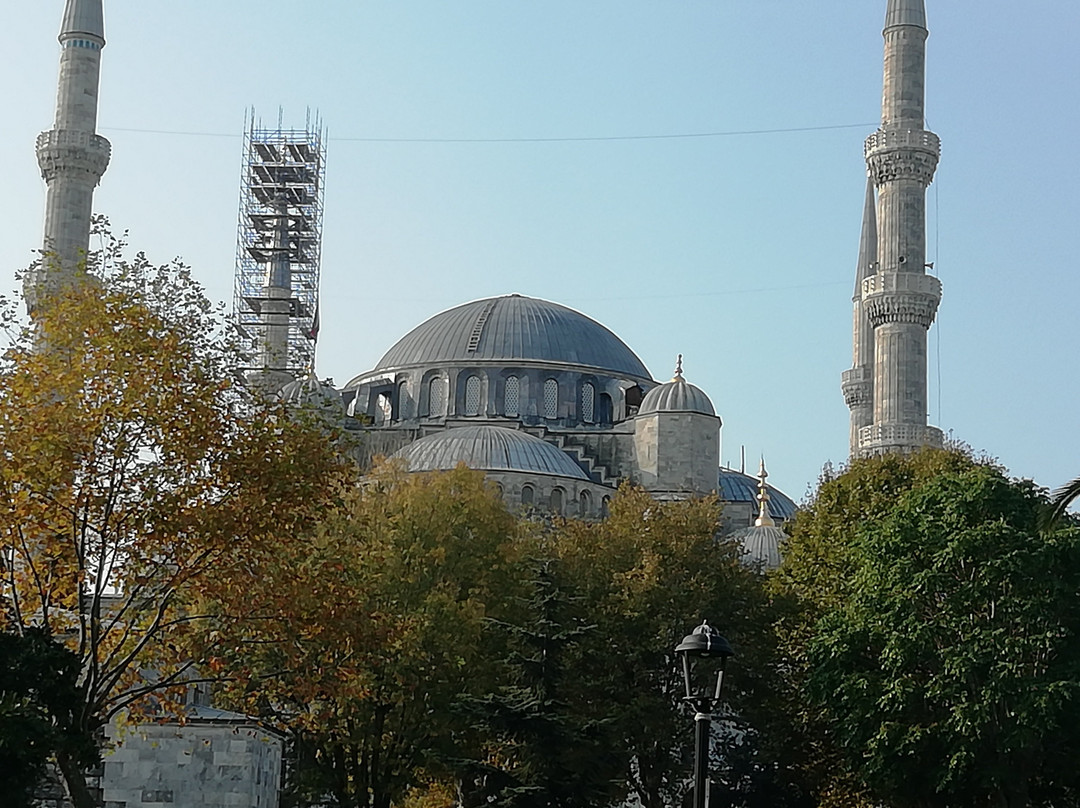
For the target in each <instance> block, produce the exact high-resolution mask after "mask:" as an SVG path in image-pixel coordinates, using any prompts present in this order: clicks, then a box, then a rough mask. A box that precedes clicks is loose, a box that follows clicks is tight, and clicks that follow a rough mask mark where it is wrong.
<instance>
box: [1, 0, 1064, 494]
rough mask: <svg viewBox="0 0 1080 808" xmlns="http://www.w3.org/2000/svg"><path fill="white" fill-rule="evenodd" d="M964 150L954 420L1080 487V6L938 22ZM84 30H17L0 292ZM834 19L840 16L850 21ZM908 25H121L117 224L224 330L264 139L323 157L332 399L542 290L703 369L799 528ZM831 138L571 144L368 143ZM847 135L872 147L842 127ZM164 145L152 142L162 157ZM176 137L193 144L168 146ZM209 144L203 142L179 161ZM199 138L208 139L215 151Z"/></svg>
mask: <svg viewBox="0 0 1080 808" xmlns="http://www.w3.org/2000/svg"><path fill="white" fill-rule="evenodd" d="M927 6H928V14H929V18H930V28H931V37H930V41H929V66H928V70H929V75H928V82H927V84H928V102H927V110H928V123H929V126H930V128H931V129H933V130H934V131H935V132H937V133H938V134H939V135H940V136H941V138H942V141H943V155H942V161H941V165H940V169H939V171H938V175H937V180H936V182H935V184H934V185H933V186H932V187H931V189H930V192H929V197H928V200H929V211H930V214H929V221H928V232H929V250H928V254H929V257H930V260H934V261H935V263H936V266H937V270H938V273H939V275H940V277H941V279H942V281H943V283H944V287H945V292H944V300H943V303H942V306H941V310H940V315H939V319H938V324H937V325H936V326H935V327H934V329H933V330H932V331H931V340H930V355H931V372H930V389H931V395H930V400H931V423H934V424H937V425H939V426H941V427H942V428H943V429H945V430H946V431H951V432H953V433H954V434H955V436H956V437H958V438H960V439H962V440H965V441H967V442H969V443H970V444H972V445H973V446H974V447H975V448H976V449H980V450H985V451H987V452H988V453H990V454H991V455H994V456H996V457H998V458H1000V460H1001V461H1002V462H1003V463H1004V464H1005V465H1007V466H1008V467H1009V468H1010V469H1011V470H1012V472H1013V473H1015V474H1017V475H1022V476H1028V477H1033V478H1034V479H1036V480H1037V481H1038V482H1039V483H1041V484H1043V485H1047V486H1057V485H1060V484H1061V483H1062V482H1064V481H1065V480H1066V479H1069V478H1071V477H1073V476H1075V475H1076V474H1078V473H1080V403H1078V399H1080V370H1078V369H1080V325H1078V323H1080V317H1078V314H1077V304H1078V301H1080V273H1078V271H1077V270H1078V259H1077V247H1076V242H1077V239H1076V232H1077V230H1078V228H1080V202H1078V201H1077V200H1078V194H1077V188H1078V187H1080V158H1078V151H1077V142H1078V137H1080V97H1078V96H1080V49H1078V48H1077V45H1076V32H1077V30H1080V4H1077V3H1071V2H1064V0H1028V2H1025V3H1023V4H1018V3H1016V2H1005V0H927ZM62 7H63V3H62V1H61V0H23V2H19V3H15V2H10V3H8V5H7V11H6V12H5V14H4V23H5V24H4V26H3V27H2V30H0V37H2V50H3V53H4V54H5V56H4V68H3V71H2V72H0V105H2V108H3V110H4V111H5V121H4V126H3V127H2V128H0V150H2V151H0V153H2V154H3V155H4V158H5V160H6V163H7V170H6V171H5V181H4V184H3V191H4V193H3V195H2V198H0V208H2V209H0V221H2V222H3V239H2V240H0V268H2V272H3V276H4V277H6V278H8V279H9V280H8V281H7V282H5V283H6V286H7V287H8V288H10V287H11V286H12V285H13V280H11V279H12V277H13V275H14V272H15V270H16V268H18V267H21V266H24V265H25V264H27V263H28V261H29V259H30V257H31V251H32V250H33V249H34V248H35V247H36V246H38V244H39V242H40V237H41V235H40V234H41V221H42V210H43V204H44V186H43V184H42V182H41V179H40V177H39V175H38V171H37V167H36V163H35V160H34V153H33V143H34V137H35V136H36V134H37V133H38V132H39V131H42V130H44V129H48V128H50V126H51V121H52V114H53V103H54V96H55V82H56V70H57V59H58V45H57V43H56V34H57V30H58V26H59V19H60V14H61V10H62ZM822 9H828V10H827V11H823V10H822ZM884 9H885V0H858V2H855V0H840V1H839V2H832V3H807V2H799V1H798V0H739V1H738V2H735V1H731V2H729V1H728V0H680V1H679V2H670V1H665V0H651V1H650V2H645V1H644V0H607V1H604V0H545V2H526V1H525V0H456V2H447V0H424V1H423V2H421V1H420V0H379V1H378V2H357V1H356V0H349V1H348V2H346V1H345V0H317V2H308V3H297V2H285V1H284V0H228V2H221V0H214V2H210V1H209V0H184V2H179V3H177V2H173V3H164V2H146V0H142V1H141V2H135V0H106V36H107V38H108V45H107V47H106V48H105V51H104V68H103V78H102V90H101V110H100V121H99V125H100V131H101V133H102V134H103V135H105V136H106V137H108V138H109V139H110V140H111V141H112V143H113V161H112V165H111V166H110V168H109V170H108V172H107V173H106V175H105V178H104V180H103V182H102V185H101V187H100V189H99V190H98V194H97V197H96V208H97V210H98V211H100V212H103V213H105V214H107V215H108V216H109V217H110V218H111V219H112V221H113V223H114V225H115V226H116V227H117V228H119V229H127V230H130V233H131V242H132V244H133V245H134V246H135V247H137V248H138V249H142V250H145V251H146V252H147V253H148V254H149V255H150V256H151V258H152V259H154V260H158V261H165V260H168V259H169V258H171V257H173V256H176V255H179V256H183V258H184V259H185V260H186V261H187V262H188V263H190V264H191V265H192V266H193V267H194V270H195V274H196V276H197V277H198V278H199V279H200V280H201V281H202V282H203V283H204V284H205V285H206V287H207V289H208V291H209V293H210V295H211V296H212V297H213V298H215V299H220V300H231V289H232V273H233V263H234V254H235V238H236V236H235V234H236V218H237V197H238V182H239V175H240V157H241V154H240V152H241V140H240V135H241V132H242V129H243V121H244V110H245V108H246V107H248V106H250V105H255V106H256V107H257V108H258V109H259V111H260V113H261V114H262V116H263V118H264V120H265V121H268V122H272V121H275V120H276V118H277V115H278V108H279V106H280V107H283V108H284V121H285V123H286V125H302V124H303V122H304V117H305V110H306V109H307V108H308V107H311V108H312V109H317V110H318V111H319V113H320V114H321V115H322V117H323V119H324V121H325V122H326V124H327V126H328V130H329V137H330V141H329V159H328V178H327V191H326V218H325V228H324V245H323V256H324V261H323V287H322V296H323V310H322V313H323V316H322V333H321V337H320V346H319V367H318V370H319V373H320V375H324V376H326V375H329V376H333V377H334V379H335V380H336V381H337V382H338V383H339V384H340V383H342V382H344V381H346V380H347V379H348V378H350V377H351V376H353V375H355V374H356V373H359V372H361V371H363V370H367V369H369V368H370V367H372V366H373V365H374V364H375V362H376V361H377V360H378V359H379V357H380V356H381V355H382V353H383V352H384V351H385V350H386V349H387V348H388V347H389V346H390V345H391V344H392V343H393V342H394V341H396V340H397V339H398V337H400V336H401V335H403V334H404V333H405V332H407V331H408V330H409V329H410V328H412V327H413V326H414V325H416V324H418V323H419V322H421V321H422V320H424V319H426V318H427V317H429V316H430V315H432V314H434V313H435V312H437V311H440V310H442V309H445V308H448V307H450V306H453V305H455V304H457V303H460V302H463V301H466V300H470V299H474V298H477V297H482V296H487V295H494V294H502V293H509V292H520V293H523V294H529V295H535V296H538V297H543V298H547V299H550V300H555V301H558V302H561V303H564V304H566V305H569V306H572V307H575V308H578V309H580V310H581V311H584V312H585V313H587V314H589V315H590V316H592V317H594V318H595V319H597V320H599V321H600V322H602V323H604V324H605V325H607V326H608V327H609V328H611V329H612V330H614V331H615V332H616V333H617V334H619V335H620V336H621V337H622V338H623V339H624V340H625V341H626V342H627V343H628V344H629V345H630V346H631V347H632V348H633V349H634V350H635V351H636V352H637V353H638V355H639V356H640V357H641V358H642V360H643V361H644V362H645V364H646V365H647V366H648V367H649V369H650V371H651V372H652V373H653V375H654V376H655V377H656V378H658V379H666V378H668V377H669V376H670V374H671V371H672V367H673V364H674V360H675V355H676V354H677V353H683V354H685V356H686V374H687V378H688V379H689V380H690V381H693V382H695V383H696V384H698V385H699V386H701V387H702V388H704V389H705V390H706V391H707V392H708V393H709V395H710V396H711V397H712V399H713V401H714V403H715V405H716V409H717V411H718V412H719V413H720V415H721V416H722V417H723V419H724V424H725V425H724V431H723V436H724V438H723V440H724V443H723V458H724V460H725V461H730V462H732V463H733V464H737V463H738V457H739V447H740V445H745V446H746V450H747V454H748V456H749V457H751V458H756V456H757V455H758V454H759V453H764V454H765V457H766V459H767V461H768V463H769V467H770V472H771V474H772V478H771V479H772V481H773V482H775V483H776V484H777V485H779V486H780V487H781V488H783V489H784V490H786V491H787V492H788V493H790V494H791V495H792V496H794V497H795V498H796V499H799V498H801V497H802V496H803V494H804V493H805V491H806V488H807V485H808V483H811V482H812V481H814V480H815V479H816V477H817V474H818V471H819V469H820V468H821V465H822V464H823V463H824V462H825V461H828V460H832V461H834V462H840V461H843V460H844V459H845V457H846V454H847V420H848V413H847V409H846V407H845V406H844V403H843V400H842V398H841V395H840V389H839V379H840V372H841V371H842V370H843V369H845V368H846V367H848V366H849V364H850V361H851V356H850V351H851V348H850V327H851V311H850V309H851V293H852V286H853V276H854V270H855V264H856V255H857V241H858V236H859V226H860V215H861V208H862V200H863V191H864V182H865V170H864V164H863V160H862V141H863V139H864V137H865V136H866V135H867V134H869V133H870V132H871V131H872V130H873V129H874V127H875V125H876V122H877V121H878V119H879V117H880V93H881V70H882V65H881V50H882V40H881V35H880V32H881V27H882V21H883V16H884ZM813 127H837V128H831V129H821V130H818V131H791V132H785V133H769V134H729V135H724V136H717V137H700V138H672V139H651V140H607V141H596V142H560V143H415V142H411V143H410V142H363V141H362V140H357V139H363V138H391V139H393V138H400V139H410V138H545V137H601V136H627V135H667V134H690V133H704V132H749V131H760V130H778V129H808V128H813ZM839 127H846V128H839ZM151 130H153V131H151ZM160 132H167V133H169V134H161V133H160ZM185 133H187V134H185ZM190 133H205V134H190Z"/></svg>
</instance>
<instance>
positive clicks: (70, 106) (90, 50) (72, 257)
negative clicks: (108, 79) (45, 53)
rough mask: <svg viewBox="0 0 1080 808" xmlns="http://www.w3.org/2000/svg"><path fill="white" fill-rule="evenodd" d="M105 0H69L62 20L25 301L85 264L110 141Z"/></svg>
mask: <svg viewBox="0 0 1080 808" xmlns="http://www.w3.org/2000/svg"><path fill="white" fill-rule="evenodd" d="M102 1H103V0H67V4H66V5H65V7H64V17H63V20H62V22H61V25H60V37H59V39H60V75H59V80H58V82H57V94H56V118H55V122H54V124H53V128H52V129H50V130H49V131H48V132H42V133H41V134H40V135H38V139H37V159H38V166H39V167H40V168H41V177H42V179H44V180H45V182H46V184H47V186H48V191H47V194H46V200H45V234H44V239H43V245H42V253H43V255H42V262H41V264H40V266H38V267H37V268H35V270H34V271H33V272H30V273H28V274H27V276H26V280H25V284H24V285H25V294H26V303H27V307H28V308H29V309H30V310H31V311H32V310H33V308H34V306H35V304H36V301H37V299H38V298H39V297H40V295H41V294H42V293H43V292H45V291H47V290H49V289H53V288H56V287H57V286H58V285H61V284H62V283H64V282H66V281H68V280H72V279H74V278H77V277H78V276H79V275H80V274H82V273H84V272H85V271H86V267H85V257H86V251H87V249H88V248H89V245H90V214H91V208H92V205H93V197H94V188H95V187H97V185H98V183H99V182H100V181H101V177H102V175H103V174H104V173H105V169H106V167H107V166H108V164H109V153H110V146H109V141H107V140H106V139H105V138H103V137H101V136H100V135H98V134H97V131H96V130H97V99H98V80H99V76H100V73H101V49H102V48H104V47H105V24H104V13H103V9H102Z"/></svg>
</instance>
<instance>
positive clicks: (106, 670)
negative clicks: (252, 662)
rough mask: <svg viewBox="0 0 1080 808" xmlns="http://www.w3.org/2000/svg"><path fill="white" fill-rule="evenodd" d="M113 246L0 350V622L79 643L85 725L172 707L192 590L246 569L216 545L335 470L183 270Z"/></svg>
mask: <svg viewBox="0 0 1080 808" xmlns="http://www.w3.org/2000/svg"><path fill="white" fill-rule="evenodd" d="M123 253H124V245H123V243H122V242H119V241H117V240H115V239H111V238H110V239H109V240H108V242H107V246H106V247H105V249H104V251H103V253H102V254H101V255H99V256H96V257H95V259H94V263H95V265H96V266H100V273H99V275H98V276H97V277H95V278H93V279H91V278H90V277H89V276H85V275H84V276H83V279H84V280H83V282H80V283H69V284H65V285H63V286H61V287H59V288H56V289H55V290H53V291H52V292H51V293H50V294H48V295H45V296H43V297H42V299H40V300H38V301H37V305H36V306H35V310H34V322H33V324H32V325H28V326H25V327H22V328H21V329H20V330H18V331H17V332H16V333H13V334H12V339H13V342H12V344H11V346H10V347H9V349H8V350H7V351H6V353H5V354H4V356H3V359H2V361H0V546H2V547H0V549H2V551H3V552H2V555H0V558H2V559H3V564H4V566H3V570H2V573H3V578H4V584H5V586H4V588H3V610H2V611H3V615H2V618H0V619H2V620H3V621H4V623H5V628H6V629H7V630H9V631H16V632H19V631H25V630H26V629H28V628H29V627H31V626H41V627H43V628H44V630H45V631H46V632H47V633H49V634H51V635H52V636H54V637H57V638H59V639H61V640H62V641H63V642H64V643H65V644H66V645H67V646H68V647H69V648H71V649H72V650H73V651H74V652H75V654H76V655H77V657H78V660H79V693H80V695H81V699H82V701H81V704H80V706H79V710H78V713H77V716H76V723H77V727H78V728H79V730H80V731H87V732H94V731H95V730H97V729H98V728H99V727H101V726H102V725H103V724H105V723H106V722H108V721H109V720H110V719H111V718H113V717H114V716H117V715H118V714H120V713H121V712H130V711H136V712H138V711H146V710H151V711H158V710H162V709H168V708H172V709H178V708H179V704H178V703H177V696H179V695H180V693H182V692H183V689H184V686H185V684H186V683H188V682H189V681H190V680H191V679H193V678H194V677H196V676H198V675H201V674H199V673H197V671H199V670H201V669H200V667H199V663H200V661H201V660H200V658H198V657H193V656H191V655H190V653H189V649H188V648H187V640H188V638H189V636H190V633H191V628H192V626H193V625H194V624H195V623H197V622H198V620H199V619H200V618H201V617H202V615H200V614H198V613H197V612H193V611H192V609H191V603H193V602H194V600H193V599H194V597H195V593H196V592H197V591H198V590H200V588H202V587H203V586H204V585H205V586H209V585H211V584H213V583H214V582H218V581H224V580H229V579H231V578H233V576H236V577H238V578H241V579H243V578H244V577H245V576H246V575H247V572H246V571H245V569H244V568H243V567H241V566H238V565H233V566H231V567H230V566H229V564H228V562H229V561H230V559H233V558H235V557H237V555H238V552H239V551H240V550H242V549H243V548H245V547H251V546H264V545H273V544H275V543H280V542H281V541H283V540H285V539H287V538H288V537H289V536H290V535H292V534H293V533H295V532H296V531H297V530H299V529H301V528H302V527H303V526H304V525H306V524H307V522H308V521H309V520H310V518H311V516H312V514H313V513H314V512H315V511H316V510H317V509H318V507H319V505H320V503H321V502H323V501H324V500H325V499H326V498H327V497H328V496H329V494H330V493H331V492H332V491H333V490H334V483H335V481H336V480H337V479H338V478H339V477H340V476H341V475H342V474H343V473H344V471H343V466H342V465H341V463H340V461H339V460H338V459H337V456H336V455H335V454H334V452H333V450H332V448H331V446H330V444H329V443H328V441H327V440H326V437H325V435H323V434H322V433H320V432H319V431H317V430H314V429H311V428H308V427H307V426H305V425H304V424H302V423H300V422H298V421H295V420H288V419H283V418H281V417H280V413H279V412H277V411H275V410H274V409H273V408H272V407H268V406H262V405H260V403H259V402H257V401H254V400H252V399H251V398H250V397H249V396H248V395H247V393H246V391H245V390H244V388H243V386H242V385H241V384H239V383H238V381H237V380H236V379H235V378H234V376H233V368H235V367H237V366H238V365H240V364H241V362H240V359H239V354H238V353H237V348H236V343H235V340H234V339H233V338H232V336H231V335H230V332H229V331H228V330H227V329H226V327H225V325H224V323H223V318H222V317H221V316H220V314H219V313H218V312H217V311H216V310H215V309H214V308H213V307H212V306H211V305H210V304H209V303H208V302H207V301H206V299H205V297H204V296H203V294H202V291H201V289H200V288H199V287H198V285H197V284H195V283H194V282H193V281H192V280H191V278H190V275H189V273H188V270H187V268H186V267H184V266H183V265H182V264H180V263H179V262H175V261H174V262H173V263H171V264H168V265H166V266H160V267H155V266H152V265H151V264H150V263H149V261H148V260H147V259H146V257H145V256H144V255H142V254H139V255H137V256H136V257H135V258H134V259H132V260H126V259H125V258H124V257H123ZM4 321H5V322H7V323H9V324H10V323H13V322H14V321H15V316H14V313H13V309H12V307H11V306H9V307H8V310H7V313H6V314H5V317H4ZM151 672H152V673H151ZM59 763H60V767H61V769H62V770H63V772H64V776H65V779H66V780H67V783H68V786H69V788H71V789H72V797H73V799H75V800H76V802H77V803H78V804H80V805H87V804H89V802H88V800H89V799H90V797H89V794H88V792H86V790H85V782H84V778H83V775H82V771H81V768H80V767H79V766H78V765H76V763H77V761H74V760H71V759H66V758H65V756H64V755H60V757H59Z"/></svg>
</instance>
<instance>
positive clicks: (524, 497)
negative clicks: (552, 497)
mask: <svg viewBox="0 0 1080 808" xmlns="http://www.w3.org/2000/svg"><path fill="white" fill-rule="evenodd" d="M533 497H534V492H533V487H532V486H531V485H523V486H521V504H522V505H532V504H533Z"/></svg>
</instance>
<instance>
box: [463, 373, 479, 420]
mask: <svg viewBox="0 0 1080 808" xmlns="http://www.w3.org/2000/svg"><path fill="white" fill-rule="evenodd" d="M465 414H466V415H479V414H480V377H479V376H470V377H469V378H468V379H466V380H465Z"/></svg>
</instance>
